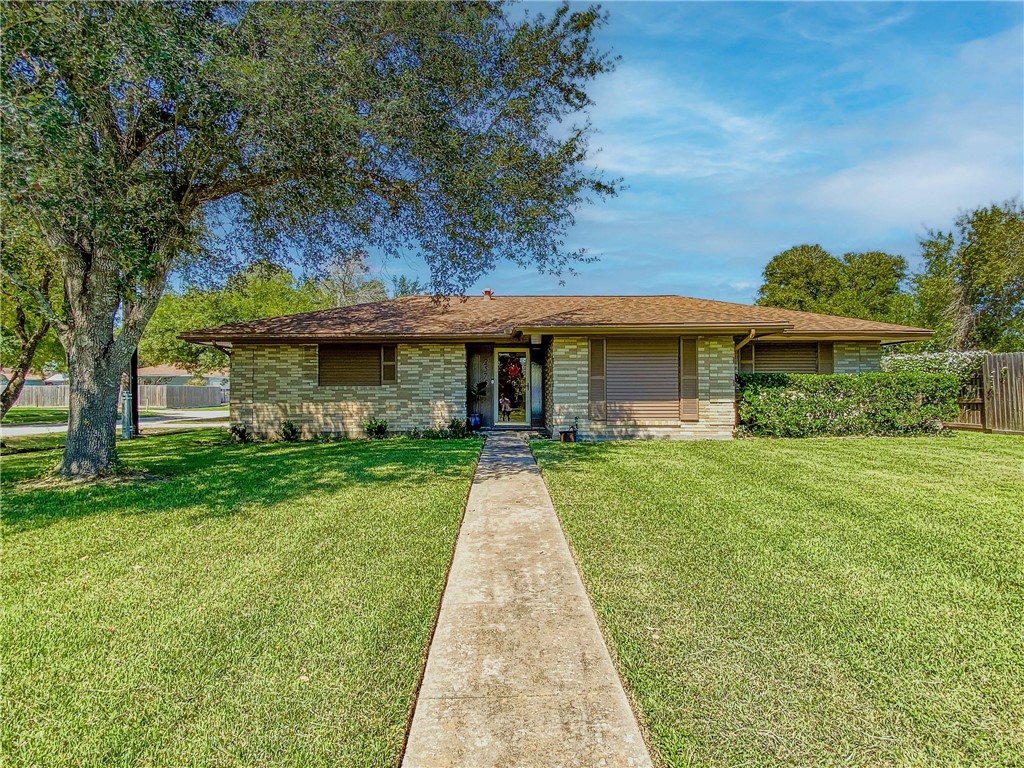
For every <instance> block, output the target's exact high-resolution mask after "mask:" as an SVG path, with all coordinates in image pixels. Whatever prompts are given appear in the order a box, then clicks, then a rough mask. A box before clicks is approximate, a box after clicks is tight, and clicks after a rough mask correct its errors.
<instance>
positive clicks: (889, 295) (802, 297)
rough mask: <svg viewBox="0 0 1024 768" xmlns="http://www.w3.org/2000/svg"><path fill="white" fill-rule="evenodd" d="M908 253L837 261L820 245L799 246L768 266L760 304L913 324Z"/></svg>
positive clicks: (873, 253)
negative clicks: (907, 284)
mask: <svg viewBox="0 0 1024 768" xmlns="http://www.w3.org/2000/svg"><path fill="white" fill-rule="evenodd" d="M906 279H907V262H906V259H904V258H903V257H902V256H894V255H892V254H888V253H883V252H881V251H869V252H867V253H847V254H845V255H844V256H843V257H842V259H837V258H836V257H835V256H833V255H832V254H830V253H829V252H828V251H826V250H825V249H824V248H822V247H821V246H820V245H798V246H795V247H793V248H790V249H788V250H785V251H783V252H782V253H780V254H778V255H777V256H775V257H773V258H772V260H771V261H769V262H768V265H767V266H766V267H765V268H764V281H763V283H762V284H761V289H760V291H759V292H758V299H757V303H758V304H761V305H763V306H769V307H782V308H784V309H798V310H801V311H804V312H823V313H825V314H830V315H842V316H844V317H860V318H865V319H868V320H880V321H883V322H894V323H899V322H907V321H908V320H909V318H910V315H911V313H912V306H913V302H912V301H911V300H910V298H909V297H908V296H907V294H906V292H905V291H904V290H903V284H904V283H905V281H906Z"/></svg>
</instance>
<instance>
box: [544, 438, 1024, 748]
mask: <svg viewBox="0 0 1024 768" xmlns="http://www.w3.org/2000/svg"><path fill="white" fill-rule="evenodd" d="M533 450H534V453H535V454H536V456H537V457H538V459H539V462H540V465H541V468H542V471H543V473H544V477H545V479H546V480H547V482H548V484H549V487H550V489H551V493H552V497H553V499H554V502H555V506H556V508H557V509H558V511H559V514H560V516H561V519H562V521H563V524H564V526H565V529H566V532H567V534H568V537H569V539H570V542H571V545H572V547H573V550H574V552H575V555H576V557H577V559H578V562H579V565H580V568H581V571H582V573H583V577H584V581H585V582H586V584H587V587H588V589H589V591H590V594H591V597H592V599H593V601H594V604H595V607H596V609H597V612H598V615H599V618H600V620H601V622H602V625H603V628H604V630H605V632H606V635H607V637H608V640H609V643H610V645H611V647H612V649H613V653H614V655H615V656H616V657H617V664H618V666H619V669H620V671H621V673H622V674H623V676H624V679H625V680H626V682H627V687H628V688H629V689H630V690H631V693H632V695H633V697H634V698H635V701H636V703H637V706H638V710H639V712H640V713H641V716H642V719H643V720H644V721H645V722H646V726H647V729H648V731H649V734H650V737H651V741H652V744H653V746H654V747H655V748H656V751H657V752H658V753H659V754H660V759H661V760H662V761H663V763H665V764H667V765H670V766H698V765H700V766H739V765H743V766H776V765H786V766H812V765H813V766H840V765H842V766H925V765H928V766H932V765H941V766H960V765H963V766H967V765H970V766H1021V765H1024V504H1022V499H1024V439H1022V438H1015V437H1005V436H991V435H976V434H963V433H961V434H956V435H954V436H952V437H948V438H941V437H937V438H910V439H862V440H856V439H854V440H742V441H735V442H731V443H689V444H682V443H643V442H635V443H617V444H592V443H591V444H578V445H571V444H558V443H550V442H543V443H539V442H538V443H534V444H533Z"/></svg>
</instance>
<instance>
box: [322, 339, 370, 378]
mask: <svg viewBox="0 0 1024 768" xmlns="http://www.w3.org/2000/svg"><path fill="white" fill-rule="evenodd" d="M381 367H382V366H381V349H380V347H379V346H378V345H376V344H321V345H320V347H319V377H318V381H319V383H320V386H321V387H379V386H380V383H381Z"/></svg>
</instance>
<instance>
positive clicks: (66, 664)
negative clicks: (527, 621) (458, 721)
mask: <svg viewBox="0 0 1024 768" xmlns="http://www.w3.org/2000/svg"><path fill="white" fill-rule="evenodd" d="M478 450H479V442H478V441H475V440H463V441H443V442H441V441H429V442H428V441H408V440H406V441H401V440H395V441H380V442H367V441H350V442H340V443H324V444H309V443H305V444H284V443H278V444H265V445H245V446H242V445H228V444H225V439H224V433H223V431H194V432H189V433H185V434H175V435H167V436H161V437H151V438H147V439H145V440H140V441H136V442H131V443H121V444H120V447H119V451H120V453H121V455H122V457H123V458H124V459H125V461H126V462H127V463H128V464H129V465H131V466H133V467H135V468H137V469H141V470H144V471H145V472H147V473H148V474H149V476H148V477H147V478H143V479H140V478H138V477H136V478H132V479H129V480H126V481H122V482H120V483H117V484H106V485H99V486H86V487H82V486H77V487H75V486H64V487H48V486H46V485H45V484H39V483H35V482H33V481H32V480H30V478H32V477H33V476H35V475H38V474H39V473H41V472H43V471H44V470H45V469H46V468H47V467H49V466H52V465H53V464H54V463H56V461H57V458H58V456H57V452H56V451H41V452H35V453H30V454H22V455H12V456H5V457H4V458H3V460H2V461H3V466H2V473H3V517H4V557H3V563H2V578H3V607H2V611H3V619H2V644H3V652H4V665H3V670H2V676H3V677H2V680H3V724H2V729H3V730H2V754H3V755H4V764H5V765H6V766H10V768H15V767H16V766H29V765H34V766H72V765H75V766H79V765H81V766H163V765H168V766H170V765H173V766H252V765H277V766H320V765H323V766H327V765H331V766H353V767H358V768H364V767H365V766H395V765H397V762H398V758H399V755H400V753H401V749H402V744H403V740H404V736H405V729H406V721H407V718H408V716H409V712H410V709H411V706H412V703H413V697H414V694H415V690H416V685H417V682H418V679H419V675H420V671H421V667H422V663H423V659H424V658H425V653H426V648H427V644H428V642H429V637H430V632H431V629H432V626H433V622H434V618H435V614H436V610H437V606H438V605H439V602H440V596H441V591H442V589H443V585H444V580H445V575H446V572H447V567H448V562H449V559H450V555H451V552H452V548H453V546H454V541H455V536H456V533H457V529H458V525H459V521H460V519H461V515H462V510H463V506H464V503H465V499H466V494H467V492H468V488H469V483H470V476H471V473H472V469H473V465H474V462H475V459H476V456H477V453H478Z"/></svg>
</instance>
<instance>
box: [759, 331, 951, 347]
mask: <svg viewBox="0 0 1024 768" xmlns="http://www.w3.org/2000/svg"><path fill="white" fill-rule="evenodd" d="M932 336H933V333H932V331H929V330H927V329H924V328H920V329H893V330H884V331H883V330H877V331H868V330H851V331H843V330H823V331H807V330H790V331H785V332H783V333H779V334H769V335H766V336H763V337H760V338H759V341H881V342H884V343H886V344H899V343H904V342H909V341H927V340H928V339H930V338H931V337H932Z"/></svg>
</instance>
